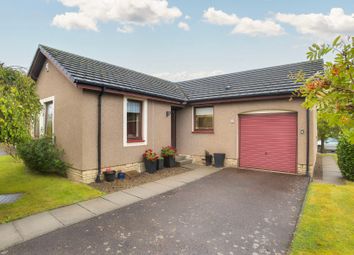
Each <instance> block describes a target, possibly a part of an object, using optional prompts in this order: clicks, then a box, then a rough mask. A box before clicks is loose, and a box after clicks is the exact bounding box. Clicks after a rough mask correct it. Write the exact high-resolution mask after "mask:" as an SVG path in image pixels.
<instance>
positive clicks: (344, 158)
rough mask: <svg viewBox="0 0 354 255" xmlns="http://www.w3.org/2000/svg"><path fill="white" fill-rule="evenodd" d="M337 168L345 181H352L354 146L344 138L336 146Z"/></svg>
mask: <svg viewBox="0 0 354 255" xmlns="http://www.w3.org/2000/svg"><path fill="white" fill-rule="evenodd" d="M337 155H338V166H339V168H340V171H341V172H342V175H343V177H344V178H345V179H347V180H350V181H354V144H351V143H350V142H349V141H348V140H346V139H345V138H341V139H340V140H339V143H338V146H337Z"/></svg>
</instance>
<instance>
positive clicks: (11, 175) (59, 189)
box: [0, 156, 102, 223]
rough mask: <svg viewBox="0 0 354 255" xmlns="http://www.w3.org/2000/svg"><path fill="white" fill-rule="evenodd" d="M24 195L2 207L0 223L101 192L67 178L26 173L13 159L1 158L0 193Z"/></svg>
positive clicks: (20, 164)
mask: <svg viewBox="0 0 354 255" xmlns="http://www.w3.org/2000/svg"><path fill="white" fill-rule="evenodd" d="M8 193H24V195H23V196H22V197H21V198H20V199H19V200H17V201H16V202H15V203H12V204H0V223H5V222H8V221H12V220H15V219H18V218H22V217H24V216H28V215H31V214H34V213H38V212H42V211H46V210H49V209H53V208H56V207H60V206H64V205H69V204H73V203H76V202H79V201H82V200H87V199H90V198H95V197H98V196H100V195H102V193H101V192H100V191H98V190H95V189H93V188H91V187H89V186H88V185H85V184H81V183H74V182H71V181H69V180H68V179H66V178H63V177H58V176H53V175H47V176H44V175H40V174H37V173H32V172H28V171H27V170H25V167H24V165H23V164H22V163H21V162H16V161H15V160H14V159H13V158H12V157H11V156H0V194H8Z"/></svg>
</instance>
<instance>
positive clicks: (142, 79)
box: [29, 45, 323, 102]
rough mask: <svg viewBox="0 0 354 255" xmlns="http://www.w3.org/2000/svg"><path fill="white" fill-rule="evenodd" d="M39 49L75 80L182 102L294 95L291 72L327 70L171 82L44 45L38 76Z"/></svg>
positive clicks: (310, 65) (319, 65) (290, 68)
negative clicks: (292, 93)
mask: <svg viewBox="0 0 354 255" xmlns="http://www.w3.org/2000/svg"><path fill="white" fill-rule="evenodd" d="M38 52H40V53H42V54H43V55H44V56H45V57H47V58H49V59H51V61H52V62H54V63H55V64H56V65H57V67H58V68H60V69H61V70H62V72H64V73H65V75H66V76H67V77H68V78H69V79H71V80H72V81H73V82H74V83H78V84H87V85H92V86H98V87H103V86H104V87H108V88H111V89H117V90H122V91H127V92H132V93H140V94H145V95H150V96H157V97H161V98H166V99H173V100H176V101H179V102H194V101H203V100H211V99H228V98H241V97H251V96H252V97H253V96H268V95H283V94H290V93H291V92H293V91H294V90H295V89H296V88H298V87H299V86H300V85H301V84H295V83H294V82H293V81H292V80H291V79H290V78H289V73H291V72H292V73H295V72H298V71H304V72H305V74H306V75H307V76H309V75H312V74H314V73H316V72H318V71H322V70H323V61H322V60H318V61H306V62H300V63H295V64H288V65H281V66H274V67H268V68H262V69H256V70H250V71H243V72H236V73H230V74H224V75H218V76H213V77H206V78H201V79H195V80H190V81H183V82H170V81H166V80H163V79H160V78H156V77H153V76H151V75H147V74H143V73H139V72H136V71H132V70H129V69H126V68H122V67H119V66H115V65H111V64H107V63H104V62H101V61H97V60H93V59H90V58H86V57H82V56H79V55H76V54H72V53H68V52H65V51H61V50H57V49H53V48H50V47H47V46H43V45H40V46H39V50H38V51H37V54H36V57H35V60H34V61H33V63H32V66H31V68H30V71H29V74H30V75H31V77H33V78H34V79H36V78H37V77H38V74H39V71H40V64H38V63H41V64H43V62H44V57H43V55H42V56H40V54H39V55H38Z"/></svg>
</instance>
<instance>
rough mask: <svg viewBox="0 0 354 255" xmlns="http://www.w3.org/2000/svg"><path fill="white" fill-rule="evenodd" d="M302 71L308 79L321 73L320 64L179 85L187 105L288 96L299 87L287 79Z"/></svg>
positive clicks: (307, 62)
mask: <svg viewBox="0 0 354 255" xmlns="http://www.w3.org/2000/svg"><path fill="white" fill-rule="evenodd" d="M298 71H303V72H304V73H305V76H307V77H308V76H311V75H313V74H315V73H316V72H318V71H323V60H317V61H306V62H300V63H295V64H288V65H281V66H274V67H268V68H261V69H255V70H250V71H243V72H236V73H230V74H223V75H218V76H213V77H206V78H201V79H195V80H190V81H183V82H178V83H177V84H178V85H179V86H180V87H181V88H182V89H183V91H184V93H185V94H186V96H187V97H188V99H189V101H201V100H208V99H227V98H240V97H250V96H268V95H284V94H290V93H292V92H293V91H294V90H295V89H297V88H298V87H299V86H301V84H299V83H297V84H296V83H294V81H293V80H292V79H290V78H289V74H290V73H297V72H298Z"/></svg>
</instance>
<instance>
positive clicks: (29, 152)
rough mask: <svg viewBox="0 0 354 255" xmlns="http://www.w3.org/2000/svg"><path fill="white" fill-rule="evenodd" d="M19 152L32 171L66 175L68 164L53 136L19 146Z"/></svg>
mask: <svg viewBox="0 0 354 255" xmlns="http://www.w3.org/2000/svg"><path fill="white" fill-rule="evenodd" d="M17 153H18V155H19V156H20V158H21V159H22V160H23V162H24V163H25V165H26V167H27V168H28V169H30V170H31V171H38V172H41V173H54V174H58V175H62V176H65V174H66V170H67V168H68V165H67V164H66V163H65V162H64V161H63V160H62V157H63V155H64V151H63V150H59V149H58V148H57V147H56V146H55V145H54V143H53V141H52V139H51V138H39V139H32V140H30V141H28V142H25V143H22V144H19V145H18V146H17Z"/></svg>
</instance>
